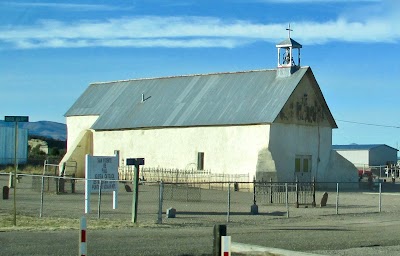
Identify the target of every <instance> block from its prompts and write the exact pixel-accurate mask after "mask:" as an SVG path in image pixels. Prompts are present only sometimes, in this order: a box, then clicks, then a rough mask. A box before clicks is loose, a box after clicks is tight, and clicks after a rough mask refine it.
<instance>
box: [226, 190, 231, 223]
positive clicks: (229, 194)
mask: <svg viewBox="0 0 400 256" xmlns="http://www.w3.org/2000/svg"><path fill="white" fill-rule="evenodd" d="M230 213H231V183H230V182H229V184H228V212H227V214H226V222H228V223H229V217H230V216H229V215H230Z"/></svg>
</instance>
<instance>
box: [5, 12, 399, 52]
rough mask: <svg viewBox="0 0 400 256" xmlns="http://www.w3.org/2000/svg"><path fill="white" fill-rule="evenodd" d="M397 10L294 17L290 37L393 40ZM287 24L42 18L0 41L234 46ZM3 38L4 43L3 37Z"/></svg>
mask: <svg viewBox="0 0 400 256" xmlns="http://www.w3.org/2000/svg"><path fill="white" fill-rule="evenodd" d="M394 19H395V15H391V13H388V15H386V16H384V17H379V16H378V15H377V16H373V17H369V18H366V19H360V20H351V21H350V20H349V19H348V18H346V17H340V18H338V19H336V20H331V21H326V22H293V23H291V24H292V27H293V28H295V31H294V32H293V33H292V37H293V38H295V39H296V40H297V41H299V42H301V43H303V44H323V43H326V42H330V41H347V42H370V43H374V42H397V41H399V38H400V30H398V29H397V28H396V27H395V25H396V23H395V22H393V20H394ZM286 27H287V24H278V23H273V24H261V23H254V22H249V21H245V20H236V21H226V20H222V19H219V18H213V17H156V16H142V17H132V18H119V19H109V20H105V21H87V20H86V21H80V22H73V23H67V22H62V21H57V20H43V21H41V22H39V23H37V24H35V25H32V26H20V27H13V28H11V29H10V28H0V47H2V48H5V47H6V45H7V46H8V47H9V46H12V47H13V48H23V49H29V48H74V47H96V46H101V47H176V48H183V47H186V48H187V47H224V48H234V47H238V46H242V45H245V44H250V43H253V42H256V41H268V42H272V43H277V42H279V41H280V40H282V39H283V38H284V37H285V36H286V33H285V28H286ZM1 42H2V43H1Z"/></svg>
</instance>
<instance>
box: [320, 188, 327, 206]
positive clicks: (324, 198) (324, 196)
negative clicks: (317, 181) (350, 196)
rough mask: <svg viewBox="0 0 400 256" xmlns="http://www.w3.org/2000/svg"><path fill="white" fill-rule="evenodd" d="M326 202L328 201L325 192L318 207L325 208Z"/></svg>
mask: <svg viewBox="0 0 400 256" xmlns="http://www.w3.org/2000/svg"><path fill="white" fill-rule="evenodd" d="M327 201H328V193H327V192H325V193H324V194H323V195H322V199H321V204H320V207H324V206H326V202H327Z"/></svg>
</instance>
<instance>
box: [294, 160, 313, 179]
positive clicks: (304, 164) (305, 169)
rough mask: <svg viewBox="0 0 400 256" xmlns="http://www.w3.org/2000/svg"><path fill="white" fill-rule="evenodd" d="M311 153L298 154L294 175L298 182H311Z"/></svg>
mask: <svg viewBox="0 0 400 256" xmlns="http://www.w3.org/2000/svg"><path fill="white" fill-rule="evenodd" d="M311 163H312V162H311V155H296V158H295V169H294V176H295V180H297V181H298V182H311Z"/></svg>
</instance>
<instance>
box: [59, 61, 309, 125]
mask: <svg viewBox="0 0 400 256" xmlns="http://www.w3.org/2000/svg"><path fill="white" fill-rule="evenodd" d="M307 70H308V67H305V68H301V69H300V70H298V71H297V72H295V73H294V74H293V75H291V76H290V77H285V78H276V70H260V71H248V72H237V73H218V74H208V75H192V76H180V77H167V78H155V79H141V80H128V81H117V82H110V83H97V84H92V85H90V86H89V88H88V89H87V90H86V91H85V92H84V94H83V95H82V96H81V97H80V98H79V99H78V100H77V101H76V103H75V104H74V105H73V106H72V107H71V108H70V109H69V110H68V112H67V113H66V114H65V115H66V116H75V115H100V117H99V119H98V120H97V121H96V123H95V124H94V125H93V126H92V128H93V129H95V130H103V129H105V130H113V129H129V128H143V127H177V126H205V125H240V124H256V123H271V122H273V121H274V120H275V118H276V116H277V115H278V114H279V111H280V110H281V109H282V107H283V105H284V104H285V103H286V101H287V100H288V98H289V96H290V95H291V93H292V92H293V90H294V89H295V88H296V86H297V84H298V83H299V81H300V80H301V78H302V77H303V76H304V74H305V73H306V71H307ZM142 93H143V94H144V98H145V99H146V100H145V101H144V102H141V98H142Z"/></svg>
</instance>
